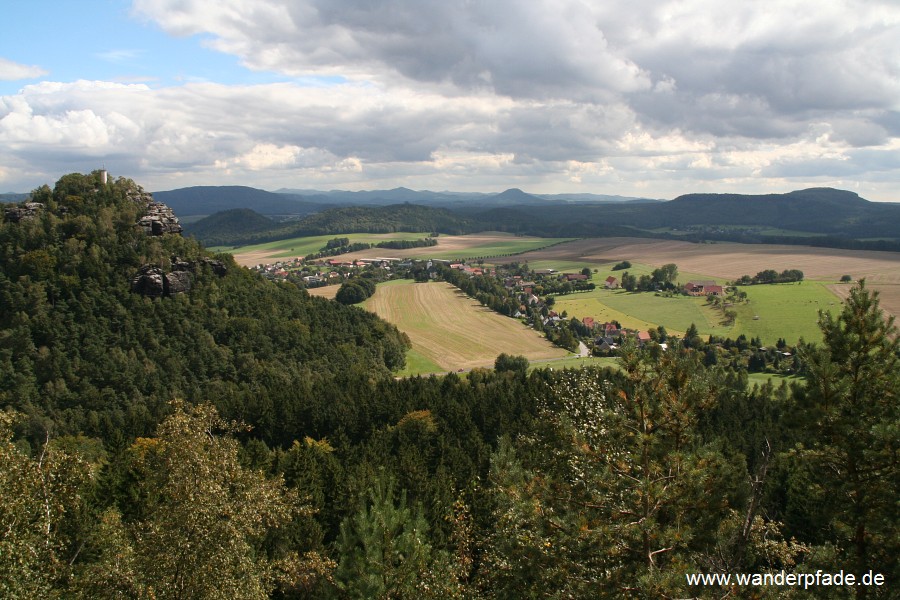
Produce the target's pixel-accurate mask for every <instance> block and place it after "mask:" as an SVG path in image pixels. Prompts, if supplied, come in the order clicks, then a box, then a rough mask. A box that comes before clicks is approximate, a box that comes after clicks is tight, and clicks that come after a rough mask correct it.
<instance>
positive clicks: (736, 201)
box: [157, 188, 900, 250]
mask: <svg viewBox="0 0 900 600" xmlns="http://www.w3.org/2000/svg"><path fill="white" fill-rule="evenodd" d="M388 192H390V194H395V195H396V196H397V197H399V198H405V199H408V198H415V197H417V195H419V196H418V197H421V194H426V195H427V194H433V193H432V192H414V191H412V190H406V189H404V188H398V189H397V190H389V191H388ZM388 192H384V191H382V192H333V193H332V194H333V195H332V196H330V197H325V196H302V195H299V194H298V195H294V194H288V195H286V197H289V198H292V199H294V200H293V201H295V202H298V203H300V204H301V205H302V206H304V207H306V208H307V209H309V210H312V208H313V207H319V208H320V210H319V211H318V212H315V213H313V214H306V215H304V216H299V217H296V218H294V219H291V220H288V221H282V222H281V223H276V222H275V221H272V222H271V225H270V226H268V227H267V222H266V221H265V220H264V219H262V218H253V217H252V216H251V215H250V214H248V213H246V212H236V211H232V212H229V213H227V214H223V215H218V216H216V217H213V218H211V219H202V220H200V221H198V222H197V223H195V224H188V225H186V231H187V233H189V234H193V235H195V236H197V237H198V239H201V240H202V241H204V242H206V243H208V244H209V243H215V244H216V245H240V244H247V243H254V242H260V241H271V240H275V239H283V238H287V237H295V236H300V235H313V234H337V233H353V232H390V231H438V232H442V233H474V232H477V231H487V230H497V231H506V232H510V233H516V234H526V235H536V236H544V237H602V236H640V237H670V238H673V239H684V240H694V241H699V240H731V241H739V242H747V243H760V242H766V243H774V242H780V243H795V244H812V245H827V246H833V247H844V248H873V249H890V250H895V249H900V205H898V204H890V203H877V202H869V201H868V200H865V199H863V198H861V197H859V196H858V195H857V194H855V193H853V192H848V191H844V190H836V189H831V188H811V189H806V190H799V191H795V192H790V193H787V194H765V195H740V194H687V195H684V196H679V197H678V198H675V199H674V200H670V201H668V202H662V201H654V200H647V199H631V198H626V199H620V200H617V201H587V200H584V199H581V200H574V201H573V200H572V199H570V198H568V199H567V198H564V197H560V198H557V199H555V200H553V199H547V198H546V197H542V196H536V195H534V194H528V193H526V192H523V191H522V190H519V189H509V190H506V191H504V192H502V193H500V194H492V195H491V194H482V195H479V196H477V197H474V196H468V197H467V198H466V200H464V201H462V200H460V201H459V202H457V203H454V204H452V205H451V206H450V207H440V206H436V205H434V204H432V205H427V204H420V203H414V202H410V201H409V200H403V201H402V202H403V203H402V204H396V203H395V204H390V205H381V204H380V202H383V201H386V199H385V197H384V196H385V195H390V194H389V193H388ZM442 194H446V193H442ZM273 195H275V196H278V195H280V194H273ZM157 196H159V195H157ZM163 197H164V198H165V196H163ZM265 198H270V196H265ZM296 198H305V199H306V200H305V201H300V200H296ZM310 198H315V199H316V200H317V202H310V201H309V199H310ZM348 198H356V199H357V200H358V201H359V204H356V205H355V206H353V207H350V206H335V205H330V208H326V207H329V204H327V203H325V200H331V201H342V202H343V201H347V200H348ZM590 198H592V199H596V197H595V196H590ZM444 199H445V200H446V197H445V198H444ZM430 200H431V202H434V203H437V202H438V200H437V197H436V196H435V195H432V196H430ZM366 203H368V204H366ZM177 212H178V211H177V208H176V213H177ZM257 216H258V215H257ZM810 234H815V235H816V237H810ZM884 240H888V241H884Z"/></svg>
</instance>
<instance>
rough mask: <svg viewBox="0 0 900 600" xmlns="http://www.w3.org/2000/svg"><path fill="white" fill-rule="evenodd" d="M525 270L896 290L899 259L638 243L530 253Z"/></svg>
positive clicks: (578, 244)
mask: <svg viewBox="0 0 900 600" xmlns="http://www.w3.org/2000/svg"><path fill="white" fill-rule="evenodd" d="M520 258H521V259H522V260H525V259H527V260H528V262H529V264H532V263H534V262H536V261H541V263H542V264H544V263H553V262H554V261H565V262H570V263H578V264H581V263H586V264H605V263H614V262H617V261H620V260H626V259H627V260H630V261H631V262H638V263H644V264H648V265H653V266H660V265H663V264H666V263H675V264H676V265H678V271H679V273H682V277H681V279H684V274H688V273H694V274H703V275H704V276H705V277H706V278H712V279H728V280H733V279H736V278H738V277H740V276H741V275H755V274H756V273H758V272H759V271H762V270H764V269H775V270H777V271H782V270H784V269H800V270H801V271H803V273H804V274H805V275H806V278H807V279H814V280H829V281H831V282H837V281H838V280H839V279H840V277H841V275H844V274H849V275H851V276H852V277H853V278H854V279H859V278H861V277H865V278H867V279H868V280H869V281H870V282H872V283H876V282H877V283H882V284H889V283H894V284H900V254H898V253H896V252H875V251H869V250H839V249H834V248H812V247H809V246H781V245H766V244H734V243H726V242H721V243H715V244H692V243H690V242H679V241H671V240H664V241H661V240H651V239H640V238H603V239H586V240H578V241H575V242H569V243H567V244H560V245H558V246H554V247H552V248H547V249H545V250H538V251H535V252H529V253H527V254H525V255H523V256H522V257H520Z"/></svg>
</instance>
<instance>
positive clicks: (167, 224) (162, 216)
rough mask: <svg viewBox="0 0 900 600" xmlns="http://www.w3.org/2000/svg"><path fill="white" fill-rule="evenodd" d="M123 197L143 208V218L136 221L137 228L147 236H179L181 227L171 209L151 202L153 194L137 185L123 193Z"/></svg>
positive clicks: (159, 203)
mask: <svg viewBox="0 0 900 600" xmlns="http://www.w3.org/2000/svg"><path fill="white" fill-rule="evenodd" d="M125 197H126V198H128V199H129V200H131V201H132V202H134V203H135V204H140V205H141V206H143V207H144V210H145V212H144V216H143V217H141V218H140V219H139V220H138V223H137V224H138V226H140V227H141V228H143V230H144V232H145V233H146V234H147V235H165V234H167V233H176V234H181V231H182V227H181V223H180V222H179V221H178V217H176V216H175V213H174V212H172V209H171V208H169V207H168V206H166V205H165V204H163V203H162V202H156V201H154V200H153V194H151V193H150V192H147V191H144V188H142V187H141V186H139V185H135V187H133V188H130V189H128V190H126V191H125Z"/></svg>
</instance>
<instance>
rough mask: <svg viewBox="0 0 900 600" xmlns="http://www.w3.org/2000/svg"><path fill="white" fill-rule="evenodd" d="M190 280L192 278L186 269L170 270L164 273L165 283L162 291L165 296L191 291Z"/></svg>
mask: <svg viewBox="0 0 900 600" xmlns="http://www.w3.org/2000/svg"><path fill="white" fill-rule="evenodd" d="M192 280H193V278H192V277H191V274H190V272H188V271H172V272H171V273H166V279H165V281H164V282H163V283H164V284H165V289H164V290H163V292H164V293H165V295H166V296H174V295H176V294H185V293H187V292H189V291H191V282H192Z"/></svg>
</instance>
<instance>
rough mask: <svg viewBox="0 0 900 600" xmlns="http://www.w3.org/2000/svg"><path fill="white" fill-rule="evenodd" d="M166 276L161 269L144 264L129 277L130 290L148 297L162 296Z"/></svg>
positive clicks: (164, 289)
mask: <svg viewBox="0 0 900 600" xmlns="http://www.w3.org/2000/svg"><path fill="white" fill-rule="evenodd" d="M165 282H166V277H165V274H164V273H163V270H162V269H160V268H159V267H155V266H153V265H144V266H143V267H141V268H140V269H139V270H138V273H137V275H135V276H134V277H133V278H132V279H131V291H132V292H135V293H138V294H140V295H142V296H148V297H150V298H162V297H163V296H164V295H165V293H166V283H165Z"/></svg>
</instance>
